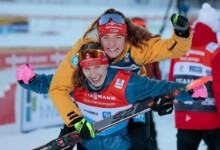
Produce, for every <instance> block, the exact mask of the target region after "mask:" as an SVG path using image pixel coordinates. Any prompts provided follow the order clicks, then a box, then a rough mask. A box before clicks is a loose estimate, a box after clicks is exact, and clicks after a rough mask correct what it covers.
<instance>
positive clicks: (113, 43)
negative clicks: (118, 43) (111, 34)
mask: <svg viewBox="0 0 220 150" xmlns="http://www.w3.org/2000/svg"><path fill="white" fill-rule="evenodd" d="M109 45H110V46H111V47H114V46H115V39H114V38H111V39H109Z"/></svg>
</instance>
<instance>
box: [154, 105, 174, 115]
mask: <svg viewBox="0 0 220 150" xmlns="http://www.w3.org/2000/svg"><path fill="white" fill-rule="evenodd" d="M157 112H158V115H159V116H164V115H168V114H171V113H172V112H173V102H168V103H165V104H163V105H162V106H161V107H160V108H159V110H158V111H157Z"/></svg>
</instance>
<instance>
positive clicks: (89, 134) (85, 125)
mask: <svg viewBox="0 0 220 150" xmlns="http://www.w3.org/2000/svg"><path fill="white" fill-rule="evenodd" d="M74 127H75V128H76V130H77V131H78V132H79V136H80V137H81V138H82V139H83V140H86V141H88V140H91V139H92V138H94V137H95V132H94V130H93V129H92V126H91V124H90V123H89V122H87V121H86V119H85V118H82V119H81V120H80V121H78V122H77V123H75V124H74Z"/></svg>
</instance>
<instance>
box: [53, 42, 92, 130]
mask: <svg viewBox="0 0 220 150" xmlns="http://www.w3.org/2000/svg"><path fill="white" fill-rule="evenodd" d="M91 41H94V40H91V39H90V40H84V39H80V40H78V41H77V43H76V44H75V45H74V47H73V48H72V50H71V51H70V52H69V53H68V54H67V55H66V57H65V58H64V60H63V61H62V62H61V64H60V65H59V67H58V68H57V70H56V72H55V74H54V76H53V79H52V81H51V84H50V89H49V96H50V98H51V100H52V101H53V103H54V105H55V107H56V109H57V110H58V112H59V114H60V115H61V117H62V118H63V120H64V122H65V124H66V125H67V126H73V125H72V124H71V122H72V121H73V120H75V119H77V118H79V117H82V114H81V112H80V111H79V109H78V108H77V106H76V105H75V104H74V102H73V100H72V98H71V96H70V93H71V92H73V90H74V89H73V84H72V81H71V78H72V75H73V73H74V71H75V69H76V68H75V67H74V65H73V64H72V62H71V60H72V58H73V56H75V55H76V54H77V52H78V50H79V49H80V47H81V46H82V45H83V44H85V43H88V42H91Z"/></svg>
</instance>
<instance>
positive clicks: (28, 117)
mask: <svg viewBox="0 0 220 150" xmlns="http://www.w3.org/2000/svg"><path fill="white" fill-rule="evenodd" d="M55 70H56V68H46V69H36V70H34V71H35V72H36V73H39V74H42V73H44V74H53V73H54V72H55ZM63 124H64V122H63V120H62V118H61V117H60V115H59V113H58V111H57V110H56V108H55V106H54V105H53V102H52V101H51V99H50V97H49V95H48V94H37V93H35V92H31V91H29V90H25V89H23V99H22V124H21V126H22V132H28V131H31V130H34V129H38V128H43V127H51V126H58V125H63Z"/></svg>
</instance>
